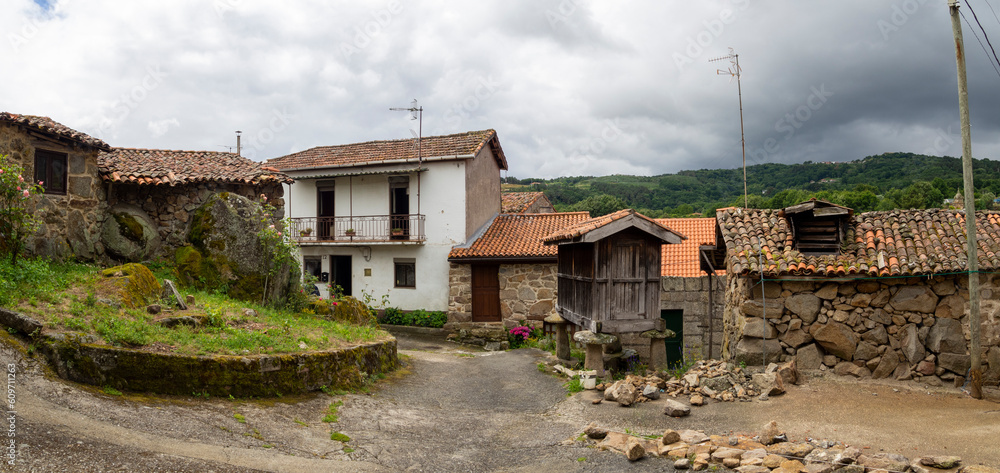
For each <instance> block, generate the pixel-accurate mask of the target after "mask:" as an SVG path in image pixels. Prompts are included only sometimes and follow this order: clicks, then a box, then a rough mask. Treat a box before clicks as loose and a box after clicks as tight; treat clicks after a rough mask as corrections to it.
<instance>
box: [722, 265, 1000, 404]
mask: <svg viewBox="0 0 1000 473" xmlns="http://www.w3.org/2000/svg"><path fill="white" fill-rule="evenodd" d="M981 283H982V285H981V287H982V291H981V295H982V304H981V305H982V324H981V327H980V333H981V343H982V347H983V352H982V360H983V362H984V364H985V366H984V367H983V368H984V373H985V374H984V379H983V382H984V384H986V385H997V384H998V382H1000V275H985V274H984V275H982V276H981ZM728 285H729V290H728V291H727V295H726V308H725V315H724V318H725V341H724V346H723V355H724V356H725V358H726V359H727V360H732V361H735V362H745V363H747V364H760V363H762V362H763V361H764V360H763V358H764V357H765V356H766V358H767V361H768V362H770V361H782V360H789V359H795V360H796V361H797V364H798V367H799V369H832V370H834V371H835V372H836V373H837V374H840V375H852V376H855V377H872V378H895V379H903V380H908V379H916V380H920V381H922V382H926V383H928V384H932V385H941V384H942V383H955V384H956V385H960V384H961V383H963V382H964V380H965V378H964V376H965V375H966V374H967V372H968V370H969V367H970V355H969V340H970V332H969V315H968V300H969V292H968V278H966V277H961V276H935V277H932V278H917V277H913V278H895V279H890V278H887V279H878V280H849V281H840V282H833V281H830V282H824V281H793V280H786V281H765V282H764V284H763V285H761V284H759V281H754V280H753V279H749V278H746V277H730V278H729V284H728Z"/></svg>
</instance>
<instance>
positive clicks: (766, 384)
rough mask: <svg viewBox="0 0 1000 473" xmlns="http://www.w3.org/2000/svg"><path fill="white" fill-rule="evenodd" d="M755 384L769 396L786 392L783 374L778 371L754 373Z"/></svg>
mask: <svg viewBox="0 0 1000 473" xmlns="http://www.w3.org/2000/svg"><path fill="white" fill-rule="evenodd" d="M753 384H754V386H756V387H757V389H758V390H759V391H760V392H762V393H764V394H767V395H768V396H777V395H780V394H784V393H785V385H784V382H782V380H781V376H778V374H777V373H756V374H754V375H753Z"/></svg>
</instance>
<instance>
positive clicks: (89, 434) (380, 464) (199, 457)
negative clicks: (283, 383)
mask: <svg viewBox="0 0 1000 473" xmlns="http://www.w3.org/2000/svg"><path fill="white" fill-rule="evenodd" d="M10 343H11V342H10V339H9V337H4V336H3V335H0V361H2V362H3V365H4V366H5V365H6V364H7V363H14V364H15V365H16V367H17V373H18V377H17V383H16V411H17V414H18V416H17V423H16V429H17V437H16V440H17V442H18V445H19V446H20V451H19V453H18V465H17V469H16V470H15V471H146V472H159V471H192V472H194V471H198V472H201V471H215V472H248V471H277V472H283V471H290V472H292V471H334V472H336V471H362V472H363V471H476V472H480V471H518V472H520V471H523V472H535V471H544V472H546V473H549V472H561V471H672V469H671V468H670V467H669V466H668V465H669V462H666V461H664V460H660V459H656V458H649V459H645V460H642V461H640V462H637V463H635V464H629V463H628V462H627V461H626V460H625V458H624V457H623V456H622V455H620V454H615V453H608V452H600V451H597V450H594V449H592V448H585V447H583V446H582V445H581V444H580V443H574V442H566V441H567V440H569V439H573V438H575V437H576V436H577V435H579V433H580V432H581V430H582V429H583V427H584V426H585V425H586V424H587V423H588V422H590V421H596V422H598V424H599V425H601V426H603V427H607V428H611V429H613V430H618V431H622V432H625V431H630V432H634V433H638V434H656V433H661V432H662V431H663V430H664V429H666V428H675V429H681V428H694V429H699V430H704V431H705V432H706V433H709V434H727V433H729V432H731V431H734V432H753V431H755V430H756V429H758V428H759V427H760V426H761V425H763V424H764V423H765V422H767V421H769V420H772V419H773V420H776V421H777V422H778V423H779V426H780V427H782V428H784V430H786V431H787V432H788V433H789V435H790V436H791V437H792V438H793V439H796V440H801V439H805V438H806V437H810V436H811V437H814V438H830V439H835V440H840V441H845V442H848V443H852V444H854V445H858V446H862V447H870V451H878V450H884V451H892V452H896V453H902V454H904V455H907V456H910V457H912V456H914V455H917V454H923V453H927V454H938V453H946V454H957V455H960V456H963V457H964V458H965V459H966V460H967V463H970V462H981V463H986V464H990V465H992V466H1000V450H998V449H997V448H996V447H995V439H997V438H1000V405H998V404H995V403H991V402H985V401H974V400H971V399H969V398H967V397H962V396H959V395H956V394H954V393H953V392H952V393H949V392H947V391H945V390H940V389H939V390H935V391H928V390H926V389H925V390H915V389H912V386H910V385H900V386H895V385H873V384H868V383H857V382H845V381H843V380H839V379H836V380H831V379H813V380H811V381H809V383H807V384H806V385H805V386H797V387H793V388H792V389H791V390H790V391H789V393H788V394H786V395H785V396H781V397H774V398H772V399H771V400H770V401H767V402H750V403H716V404H710V405H708V406H705V407H702V408H696V409H695V410H694V412H693V414H692V415H691V416H690V417H688V418H684V419H672V418H668V417H666V416H663V415H662V413H661V410H662V401H658V402H651V403H646V404H641V405H638V406H637V407H634V408H628V409H626V408H621V407H618V406H617V405H613V404H610V403H604V404H600V405H597V406H594V405H592V404H591V403H590V400H591V399H593V398H595V397H597V396H598V393H596V392H584V393H581V394H578V395H575V396H572V397H567V395H566V391H565V389H564V388H563V387H562V382H563V381H562V380H560V379H558V378H556V377H554V376H551V375H549V374H545V373H542V372H539V371H538V369H537V368H536V365H537V364H538V363H539V362H540V361H542V360H543V359H545V357H546V356H547V355H546V354H544V353H542V352H539V351H536V350H515V351H511V352H505V353H486V352H478V351H473V350H471V349H469V348H468V347H462V346H459V345H455V344H451V343H448V342H445V341H444V340H442V339H441V338H440V337H426V336H420V335H407V334H401V335H399V348H400V354H401V355H402V356H403V357H404V359H405V360H406V363H407V368H406V369H404V370H402V371H401V372H399V373H396V374H394V375H393V376H391V377H390V378H389V379H387V380H384V381H382V382H380V383H379V385H378V387H377V388H376V389H375V390H373V391H372V392H371V393H370V394H363V393H362V394H347V395H337V396H333V397H331V396H328V395H326V394H313V395H307V396H297V397H288V396H286V397H285V398H282V399H278V400H266V401H241V400H228V399H215V398H213V399H208V400H205V399H203V398H195V397H193V396H192V397H186V398H185V397H146V396H141V395H126V396H113V395H108V394H105V393H103V392H101V390H99V389H95V388H92V387H87V386H82V385H77V384H74V383H68V382H65V381H62V380H59V379H54V378H52V377H51V376H47V375H46V374H45V373H44V370H43V369H42V366H41V364H40V362H39V360H37V359H30V358H29V359H25V358H24V357H23V356H21V355H20V353H18V352H17V350H14V349H13V348H12V347H11V346H10V345H9V344H10ZM337 400H340V401H342V402H343V406H341V407H340V408H339V412H338V415H339V422H337V423H332V424H328V423H325V422H323V417H324V415H326V413H327V409H328V407H329V405H330V404H331V403H332V402H334V401H337ZM234 414H240V416H242V418H243V419H244V422H241V421H240V420H238V419H237V418H236V416H234ZM331 430H335V431H338V432H341V433H343V434H346V435H348V436H349V437H351V440H350V441H349V442H346V443H341V442H337V441H332V440H330V432H331ZM5 468H8V467H6V465H5ZM8 469H9V468H8Z"/></svg>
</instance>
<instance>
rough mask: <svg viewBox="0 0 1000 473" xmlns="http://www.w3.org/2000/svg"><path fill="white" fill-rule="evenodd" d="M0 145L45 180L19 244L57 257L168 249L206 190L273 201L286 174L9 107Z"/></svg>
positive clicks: (0, 124)
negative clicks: (125, 140) (139, 144)
mask: <svg viewBox="0 0 1000 473" xmlns="http://www.w3.org/2000/svg"><path fill="white" fill-rule="evenodd" d="M0 154H4V155H9V156H10V157H11V158H12V159H13V160H14V161H15V162H17V163H19V164H21V165H22V166H23V167H24V170H25V174H26V176H25V177H26V178H27V177H33V178H34V180H35V181H42V182H44V183H45V185H44V186H43V187H44V188H45V193H44V194H42V195H40V196H39V197H38V198H37V199H32V200H31V201H30V204H29V205H31V206H33V207H32V208H31V209H30V210H32V211H33V213H34V214H35V215H37V216H38V217H40V218H41V220H42V222H43V224H42V227H41V228H40V229H39V230H38V232H36V233H35V235H34V236H33V237H32V238H30V239H29V241H28V242H27V246H26V250H27V252H28V253H30V254H34V255H39V256H47V257H51V258H57V259H64V258H69V257H75V258H78V259H80V260H86V261H104V260H130V261H142V260H148V259H155V258H162V257H170V256H172V254H173V250H174V249H176V247H177V246H180V245H182V244H183V243H184V240H185V238H186V234H187V225H188V222H189V217H190V213H191V212H192V211H193V210H194V209H196V208H197V207H198V206H199V205H201V203H202V202H204V200H205V199H206V198H207V197H208V196H209V195H211V194H212V193H215V192H234V193H238V194H241V195H244V196H246V197H249V198H256V197H259V196H260V195H261V194H265V195H267V196H268V197H269V200H270V202H271V203H272V204H274V205H275V206H277V207H279V208H281V206H282V205H283V199H282V188H281V183H283V182H287V181H288V178H287V176H284V175H283V174H281V173H279V172H277V170H275V169H273V168H267V167H264V166H262V165H261V164H260V163H256V162H254V161H251V160H249V159H246V158H242V157H240V156H238V155H235V154H232V153H216V152H211V151H167V150H142V149H125V148H112V147H111V146H109V145H108V144H107V143H105V142H103V141H101V140H99V139H97V138H93V137H91V136H88V135H86V134H84V133H81V132H79V131H76V130H73V129H71V128H69V127H66V126H65V125H62V124H60V123H57V122H55V121H54V120H52V119H51V118H48V117H41V116H34V115H18V114H13V113H7V112H2V113H0ZM123 235H124V236H127V237H128V238H124V237H123ZM137 242H139V243H137Z"/></svg>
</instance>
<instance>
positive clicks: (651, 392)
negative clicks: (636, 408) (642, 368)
mask: <svg viewBox="0 0 1000 473" xmlns="http://www.w3.org/2000/svg"><path fill="white" fill-rule="evenodd" d="M642 395H643V396H645V397H646V399H652V400H656V399H659V398H660V388H657V387H656V386H651V385H646V387H645V388H642Z"/></svg>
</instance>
